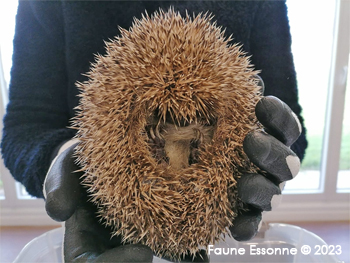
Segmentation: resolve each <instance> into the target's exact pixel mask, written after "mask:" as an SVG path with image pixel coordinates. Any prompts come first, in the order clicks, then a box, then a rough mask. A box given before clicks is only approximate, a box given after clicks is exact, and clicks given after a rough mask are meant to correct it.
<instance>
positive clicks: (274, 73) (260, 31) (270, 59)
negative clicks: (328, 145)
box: [250, 1, 307, 160]
mask: <svg viewBox="0 0 350 263" xmlns="http://www.w3.org/2000/svg"><path fill="white" fill-rule="evenodd" d="M250 48H251V53H252V54H253V55H252V63H253V64H254V65H255V68H256V69H260V70H261V74H260V75H261V77H262V79H263V80H264V83H265V94H264V95H273V96H276V97H278V98H280V99H281V100H282V101H284V102H285V103H287V105H289V107H290V108H291V109H292V110H293V111H294V113H295V114H296V115H297V116H298V118H299V120H300V122H301V124H302V134H301V135H300V137H299V139H298V140H297V141H296V142H295V143H294V144H293V145H292V147H291V148H292V150H293V151H294V152H295V153H296V154H297V155H298V156H299V158H300V159H301V160H302V159H303V158H304V155H305V149H306V147H307V141H306V136H305V132H306V131H305V127H304V120H303V118H302V116H301V110H302V109H301V106H300V105H299V103H298V89H297V81H296V73H295V69H294V62H293V55H292V52H291V35H290V28H289V21H288V16H287V6H286V4H285V1H262V2H261V3H260V7H259V9H258V10H257V13H256V16H255V21H254V27H253V30H252V32H251V42H250Z"/></svg>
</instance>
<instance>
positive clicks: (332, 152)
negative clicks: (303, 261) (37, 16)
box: [0, 0, 350, 225]
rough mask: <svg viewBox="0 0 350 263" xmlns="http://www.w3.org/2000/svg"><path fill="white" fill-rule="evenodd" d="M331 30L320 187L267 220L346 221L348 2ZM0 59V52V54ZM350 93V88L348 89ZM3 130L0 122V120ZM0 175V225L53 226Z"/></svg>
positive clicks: (39, 203) (1, 105) (40, 205)
mask: <svg viewBox="0 0 350 263" xmlns="http://www.w3.org/2000/svg"><path fill="white" fill-rule="evenodd" d="M335 17H336V22H335V26H334V27H335V30H334V48H333V52H334V54H333V58H332V61H333V62H332V67H331V73H330V82H329V92H328V93H329V95H328V102H327V114H326V126H325V127H326V128H325V135H324V145H323V156H322V167H321V171H320V172H321V191H320V192H318V193H309V194H297V193H296V194H288V195H284V196H283V201H282V203H281V204H280V206H279V207H278V208H277V209H274V210H273V212H269V213H265V214H264V220H265V221H279V222H284V221H336V220H349V211H350V201H349V200H350V194H349V193H337V189H336V188H337V178H338V169H339V158H340V147H341V133H342V121H343V112H344V98H345V89H346V78H347V72H348V63H349V61H348V60H349V39H350V35H349V24H350V21H349V17H350V2H349V1H347V0H337V6H336V16H335ZM0 62H1V53H0ZM0 81H1V82H0V84H1V100H0V116H3V115H4V113H5V105H6V104H7V98H8V97H7V88H6V87H7V85H6V83H5V80H4V78H3V71H2V68H1V63H0ZM348 92H350V91H348ZM0 128H1V131H2V122H1V124H0ZM0 169H1V179H2V181H3V184H4V191H5V195H6V199H4V200H0V208H1V210H0V225H56V224H58V223H57V222H55V221H53V220H52V219H50V218H49V217H48V216H47V215H46V212H45V208H44V201H43V200H39V199H19V198H18V195H17V192H16V183H15V181H14V179H13V178H12V177H11V175H10V173H9V171H8V170H7V169H6V168H5V167H4V164H3V161H2V160H1V162H0Z"/></svg>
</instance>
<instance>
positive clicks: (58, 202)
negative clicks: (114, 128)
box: [44, 143, 209, 262]
mask: <svg viewBox="0 0 350 263" xmlns="http://www.w3.org/2000/svg"><path fill="white" fill-rule="evenodd" d="M76 145H77V143H75V144H73V145H72V146H70V147H69V148H68V149H67V150H65V151H64V152H62V153H61V154H59V155H58V157H57V158H56V159H55V160H54V161H53V165H52V167H51V168H50V170H49V172H48V174H47V177H46V180H45V185H44V190H45V192H46V194H45V195H46V212H47V213H48V215H49V216H50V217H51V218H53V219H54V220H56V221H59V222H62V221H65V235H64V259H65V262H152V259H153V252H152V251H151V249H150V248H148V247H147V246H144V245H130V244H129V245H122V243H121V238H120V237H113V238H112V239H111V238H110V233H111V230H110V229H109V228H106V227H104V226H103V225H101V223H100V222H99V220H98V219H97V218H96V207H95V206H94V205H93V204H92V203H91V202H88V201H87V200H88V197H87V193H86V190H85V189H84V188H83V187H82V186H81V185H80V180H79V178H80V177H81V176H82V174H83V173H82V172H76V171H78V170H79V167H78V166H77V164H76V163H75V162H74V158H73V157H72V156H73V152H74V148H75V146H76ZM181 262H209V258H208V256H207V255H206V253H205V251H204V250H201V251H199V252H198V253H197V255H196V257H195V258H193V257H192V256H186V258H184V259H183V260H181Z"/></svg>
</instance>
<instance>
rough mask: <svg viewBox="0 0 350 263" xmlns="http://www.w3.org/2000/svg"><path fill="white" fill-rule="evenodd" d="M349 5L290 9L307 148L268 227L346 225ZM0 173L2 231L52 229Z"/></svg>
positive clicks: (8, 34) (1, 78)
mask: <svg viewBox="0 0 350 263" xmlns="http://www.w3.org/2000/svg"><path fill="white" fill-rule="evenodd" d="M349 4H350V2H349V1H346V0H335V1H318V0H310V1H294V0H288V1H287V5H288V14H289V19H290V25H291V33H292V40H293V44H292V50H293V54H294V59H295V66H296V71H297V78H298V86H299V98H300V103H301V105H302V107H303V113H302V114H303V117H304V118H305V125H306V128H307V131H308V133H307V136H308V141H309V148H308V149H307V152H306V156H305V160H304V162H303V164H302V169H301V172H300V174H299V175H298V176H297V177H296V178H295V179H294V180H292V181H291V182H288V184H287V185H286V188H285V190H284V193H285V195H284V197H283V200H284V201H283V202H282V204H281V205H280V207H279V208H278V209H276V210H274V212H272V213H267V215H266V216H265V219H266V220H284V221H286V220H320V219H321V220H348V219H349V193H350V185H349V184H350V145H349V144H350V98H349V97H350V91H349V89H350V88H349V84H348V85H347V91H346V92H345V90H346V79H347V76H348V79H349V75H347V74H348V69H347V67H348V60H349V39H350V36H349V24H350V22H349V17H350V14H349V12H350V11H349V10H350V7H349ZM16 7H17V2H16V1H0V32H1V35H0V87H1V93H0V95H1V100H0V116H1V117H2V116H3V114H4V111H5V105H6V103H7V83H9V80H10V74H9V72H10V67H11V54H12V37H13V32H14V16H15V12H16ZM1 55H2V57H1ZM310 98H312V100H310ZM1 125H2V123H1V124H0V126H1ZM0 128H1V127H0ZM0 168H1V171H0V172H1V173H0V205H1V223H0V224H12V225H13V224H22V225H23V224H45V222H46V223H49V224H52V223H53V221H52V220H51V219H49V218H48V217H47V215H46V213H45V210H44V203H43V200H37V199H23V197H25V196H26V193H25V192H23V187H20V186H19V185H18V184H17V185H16V183H15V182H14V180H13V178H12V177H11V176H10V174H9V172H8V171H7V170H6V169H5V167H4V165H3V162H0Z"/></svg>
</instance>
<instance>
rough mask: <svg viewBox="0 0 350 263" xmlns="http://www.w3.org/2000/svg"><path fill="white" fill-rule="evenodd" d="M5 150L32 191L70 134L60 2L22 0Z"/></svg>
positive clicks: (6, 159) (14, 172)
mask: <svg viewBox="0 0 350 263" xmlns="http://www.w3.org/2000/svg"><path fill="white" fill-rule="evenodd" d="M3 121H4V129H3V137H2V142H1V151H2V156H3V159H4V162H5V165H6V167H7V168H8V169H9V170H10V172H11V174H12V176H13V177H14V178H15V179H16V180H17V181H19V182H21V183H22V184H23V185H24V186H25V187H26V189H27V191H28V193H29V194H31V195H33V196H36V197H43V194H42V186H43V181H44V179H45V175H46V172H47V170H48V168H49V165H50V162H51V155H52V153H53V152H54V150H55V148H56V147H57V146H58V145H59V144H61V143H62V142H63V141H65V140H68V139H70V138H71V137H72V136H73V135H74V132H73V131H72V130H71V129H68V128H67V126H69V109H68V106H67V77H66V71H65V52H64V35H63V27H62V18H61V13H60V2H58V1H52V2H51V1H47V2H46V1H19V6H18V12H17V17H16V29H15V37H14V54H13V66H12V70H11V82H10V90H9V104H8V106H7V111H6V115H5V117H4V120H3Z"/></svg>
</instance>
